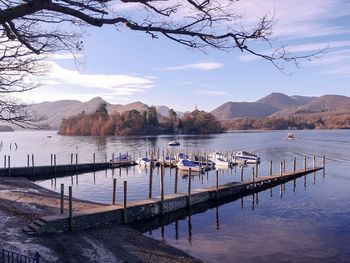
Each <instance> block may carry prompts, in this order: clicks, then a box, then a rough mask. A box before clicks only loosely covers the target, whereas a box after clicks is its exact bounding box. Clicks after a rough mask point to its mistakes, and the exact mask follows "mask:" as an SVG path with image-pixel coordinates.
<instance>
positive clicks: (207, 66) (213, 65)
mask: <svg viewBox="0 0 350 263" xmlns="http://www.w3.org/2000/svg"><path fill="white" fill-rule="evenodd" d="M223 67H224V64H222V63H218V62H201V63H193V64H185V65H180V66H174V67H165V68H161V69H160V70H163V71H177V70H188V69H189V70H214V69H219V68H223Z"/></svg>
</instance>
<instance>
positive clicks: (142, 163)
mask: <svg viewBox="0 0 350 263" xmlns="http://www.w3.org/2000/svg"><path fill="white" fill-rule="evenodd" d="M135 163H136V164H138V165H140V166H150V165H151V163H152V160H151V159H148V158H147V157H143V158H138V159H137V160H136V161H135Z"/></svg>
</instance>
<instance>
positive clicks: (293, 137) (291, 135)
mask: <svg viewBox="0 0 350 263" xmlns="http://www.w3.org/2000/svg"><path fill="white" fill-rule="evenodd" d="M294 139H295V135H294V134H293V133H292V132H288V135H287V140H294Z"/></svg>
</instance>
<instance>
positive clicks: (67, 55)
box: [47, 53, 83, 60]
mask: <svg viewBox="0 0 350 263" xmlns="http://www.w3.org/2000/svg"><path fill="white" fill-rule="evenodd" d="M82 57H83V54H72V53H61V54H52V55H49V56H47V58H49V59H54V60H65V59H79V58H82Z"/></svg>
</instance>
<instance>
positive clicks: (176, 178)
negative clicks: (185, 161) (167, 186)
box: [174, 167, 179, 194]
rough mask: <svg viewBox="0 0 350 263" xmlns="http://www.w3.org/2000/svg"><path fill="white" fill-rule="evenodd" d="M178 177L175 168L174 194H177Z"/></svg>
mask: <svg viewBox="0 0 350 263" xmlns="http://www.w3.org/2000/svg"><path fill="white" fill-rule="evenodd" d="M178 177H179V168H178V167H176V168H175V189H174V193H175V194H177V181H178Z"/></svg>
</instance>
